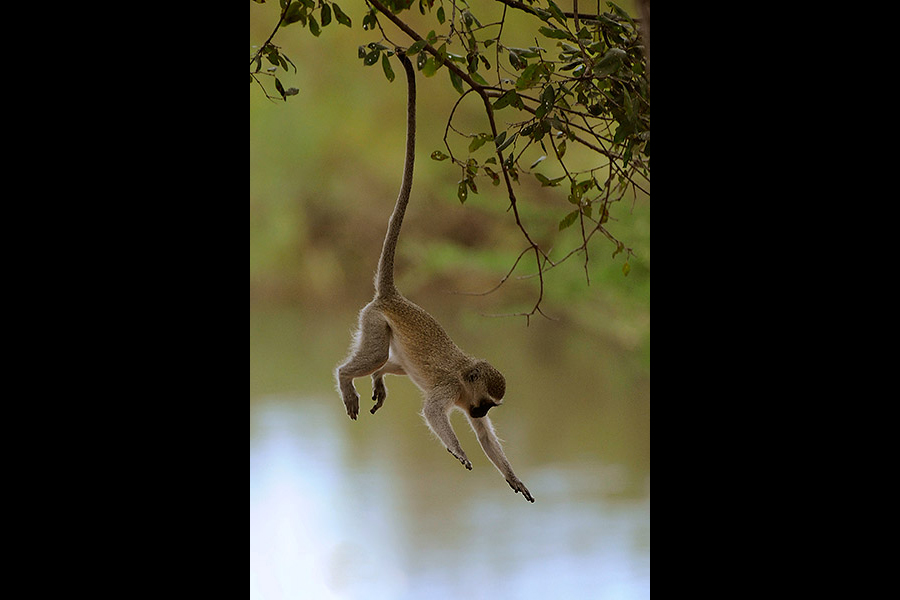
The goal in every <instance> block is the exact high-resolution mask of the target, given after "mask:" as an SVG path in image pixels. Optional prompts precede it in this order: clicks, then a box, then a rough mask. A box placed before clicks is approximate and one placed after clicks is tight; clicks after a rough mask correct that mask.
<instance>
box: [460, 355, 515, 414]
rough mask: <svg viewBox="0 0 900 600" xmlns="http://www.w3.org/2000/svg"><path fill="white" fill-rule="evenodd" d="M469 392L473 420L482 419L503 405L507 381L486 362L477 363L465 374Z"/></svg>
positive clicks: (470, 412) (464, 378)
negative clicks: (491, 410)
mask: <svg viewBox="0 0 900 600" xmlns="http://www.w3.org/2000/svg"><path fill="white" fill-rule="evenodd" d="M463 381H464V382H465V385H466V388H467V391H468V392H469V398H470V399H471V400H470V404H469V414H470V415H471V416H472V418H473V419H480V418H482V417H483V416H485V415H486V414H487V412H488V411H489V410H490V409H492V408H494V407H495V406H500V405H501V404H503V395H504V394H505V393H506V380H505V379H504V378H503V375H502V374H501V373H500V371H498V370H497V369H495V368H494V367H492V366H491V365H490V364H489V363H487V362H486V361H483V360H481V361H478V362H476V363H475V364H474V365H473V366H472V367H471V368H470V369H469V370H468V371H466V372H465V373H464V374H463Z"/></svg>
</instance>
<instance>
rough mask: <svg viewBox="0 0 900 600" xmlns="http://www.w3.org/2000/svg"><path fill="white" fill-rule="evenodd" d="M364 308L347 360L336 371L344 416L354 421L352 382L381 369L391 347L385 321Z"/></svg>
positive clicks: (356, 401)
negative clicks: (345, 411) (345, 412)
mask: <svg viewBox="0 0 900 600" xmlns="http://www.w3.org/2000/svg"><path fill="white" fill-rule="evenodd" d="M367 308H368V307H367ZM367 308H366V309H363V311H362V312H361V313H360V315H359V330H358V331H357V332H356V336H355V339H354V345H353V350H352V352H351V354H350V357H349V358H347V360H346V361H345V362H344V364H342V365H341V366H339V367H338V368H337V372H336V373H337V380H338V388H339V389H340V391H341V397H342V398H343V400H344V406H345V407H346V408H347V416H349V417H350V418H351V419H353V420H354V421H355V420H356V417H357V416H358V415H359V393H357V391H356V386H354V385H353V380H354V379H355V378H357V377H365V376H366V375H370V374H372V373H374V372H375V371H377V370H378V369H380V368H381V367H382V366H383V365H384V363H386V362H387V360H388V355H389V353H390V345H391V335H390V329H389V328H388V324H387V322H386V321H385V320H384V318H383V317H382V316H381V314H380V313H379V312H378V311H377V310H371V311H370V310H368V309H367Z"/></svg>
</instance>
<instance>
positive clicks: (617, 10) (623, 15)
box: [606, 2, 637, 29]
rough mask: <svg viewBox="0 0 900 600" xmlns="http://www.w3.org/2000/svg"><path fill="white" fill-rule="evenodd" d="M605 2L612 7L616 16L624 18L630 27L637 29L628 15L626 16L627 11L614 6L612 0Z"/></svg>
mask: <svg viewBox="0 0 900 600" xmlns="http://www.w3.org/2000/svg"><path fill="white" fill-rule="evenodd" d="M606 4H607V5H608V6H609V7H610V8H611V9H613V12H615V13H616V15H617V16H619V17H621V18H623V19H625V20H626V21H628V24H629V25H631V28H632V29H637V27H635V25H634V21H633V20H632V19H631V17H630V16H628V13H627V12H625V11H624V10H622V9H621V8H619V7H618V6H616V5H615V4H613V3H612V2H607V3H606Z"/></svg>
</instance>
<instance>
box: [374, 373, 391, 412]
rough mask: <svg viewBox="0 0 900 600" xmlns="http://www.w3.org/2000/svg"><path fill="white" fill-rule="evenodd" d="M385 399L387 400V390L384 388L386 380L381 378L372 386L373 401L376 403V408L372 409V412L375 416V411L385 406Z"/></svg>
mask: <svg viewBox="0 0 900 600" xmlns="http://www.w3.org/2000/svg"><path fill="white" fill-rule="evenodd" d="M385 398H387V388H385V387H384V380H383V379H381V378H380V377H379V378H378V379H376V380H375V382H374V385H373V386H372V400H374V401H375V406H373V407H372V410H371V411H370V412H371V413H372V414H373V415H374V414H375V411H376V410H378V409H379V408H381V405H382V404H384V399H385Z"/></svg>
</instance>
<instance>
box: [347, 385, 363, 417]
mask: <svg viewBox="0 0 900 600" xmlns="http://www.w3.org/2000/svg"><path fill="white" fill-rule="evenodd" d="M344 406H345V407H346V408H347V416H348V417H350V418H351V419H353V420H354V421H355V420H356V417H357V416H359V394H358V393H357V392H356V389H355V388H351V389H350V390H345V391H344Z"/></svg>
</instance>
